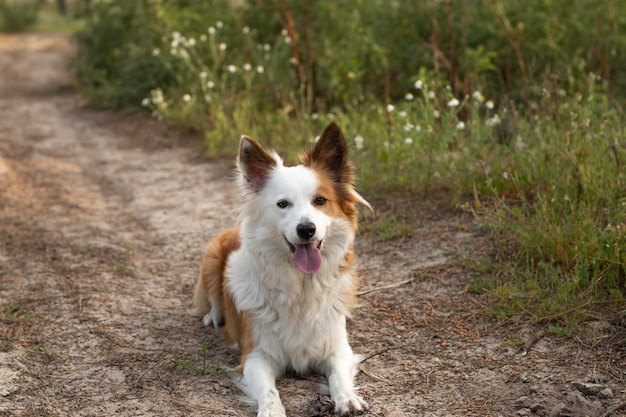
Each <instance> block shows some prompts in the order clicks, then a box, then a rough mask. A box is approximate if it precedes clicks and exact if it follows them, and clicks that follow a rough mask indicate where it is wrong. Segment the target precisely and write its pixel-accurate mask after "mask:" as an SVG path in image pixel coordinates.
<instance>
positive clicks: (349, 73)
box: [348, 71, 356, 80]
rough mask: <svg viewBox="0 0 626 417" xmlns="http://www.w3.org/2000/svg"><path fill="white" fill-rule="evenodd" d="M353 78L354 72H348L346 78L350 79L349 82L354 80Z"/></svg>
mask: <svg viewBox="0 0 626 417" xmlns="http://www.w3.org/2000/svg"><path fill="white" fill-rule="evenodd" d="M355 77H356V75H354V72H352V71H348V78H350V79H351V80H354V78H355Z"/></svg>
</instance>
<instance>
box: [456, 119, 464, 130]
mask: <svg viewBox="0 0 626 417" xmlns="http://www.w3.org/2000/svg"><path fill="white" fill-rule="evenodd" d="M456 128H457V129H458V130H463V129H465V123H463V122H462V121H461V122H459V123H457V124H456Z"/></svg>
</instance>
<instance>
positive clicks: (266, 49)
mask: <svg viewBox="0 0 626 417" xmlns="http://www.w3.org/2000/svg"><path fill="white" fill-rule="evenodd" d="M271 49H272V47H271V46H270V44H269V43H264V44H263V50H264V51H265V52H269V51H270V50H271Z"/></svg>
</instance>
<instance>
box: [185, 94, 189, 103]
mask: <svg viewBox="0 0 626 417" xmlns="http://www.w3.org/2000/svg"><path fill="white" fill-rule="evenodd" d="M183 101H184V102H185V103H189V102H190V101H191V96H190V95H189V94H185V95H184V96H183Z"/></svg>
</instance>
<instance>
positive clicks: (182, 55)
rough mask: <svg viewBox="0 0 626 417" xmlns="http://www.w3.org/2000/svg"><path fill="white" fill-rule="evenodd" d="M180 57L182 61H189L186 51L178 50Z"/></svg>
mask: <svg viewBox="0 0 626 417" xmlns="http://www.w3.org/2000/svg"><path fill="white" fill-rule="evenodd" d="M180 57H181V58H182V59H184V60H186V61H187V60H189V52H187V50H186V49H181V50H180Z"/></svg>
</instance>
